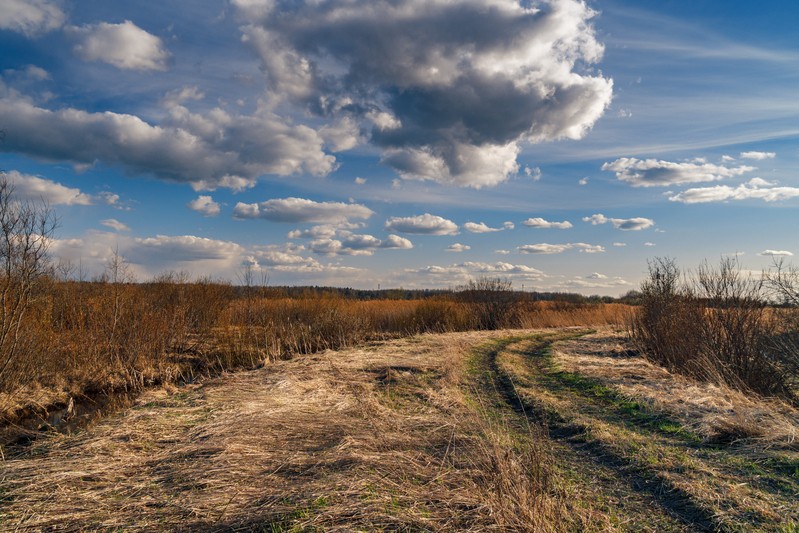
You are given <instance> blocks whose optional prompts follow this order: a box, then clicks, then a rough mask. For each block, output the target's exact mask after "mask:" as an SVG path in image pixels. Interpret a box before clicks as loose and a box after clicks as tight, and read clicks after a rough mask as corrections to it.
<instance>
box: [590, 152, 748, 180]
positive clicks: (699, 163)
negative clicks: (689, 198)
mask: <svg viewBox="0 0 799 533" xmlns="http://www.w3.org/2000/svg"><path fill="white" fill-rule="evenodd" d="M602 170H607V171H612V172H615V173H616V178H618V179H619V180H620V181H623V182H625V183H628V184H630V185H632V186H633V187H656V186H669V185H680V184H684V183H698V182H704V181H719V180H722V179H724V178H729V177H733V176H740V175H741V174H744V173H746V172H750V171H752V170H755V168H754V167H749V166H745V165H741V166H738V167H727V166H724V165H715V164H713V163H707V162H704V160H694V161H686V162H681V163H674V162H671V161H662V160H658V159H645V160H644V159H636V158H634V157H622V158H620V159H617V160H616V161H613V162H612V163H605V164H604V165H602Z"/></svg>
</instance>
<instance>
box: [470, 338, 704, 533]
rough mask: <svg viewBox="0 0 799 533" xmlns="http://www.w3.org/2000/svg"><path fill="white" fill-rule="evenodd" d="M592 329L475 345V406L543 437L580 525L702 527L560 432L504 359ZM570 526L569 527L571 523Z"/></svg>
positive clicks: (529, 435) (534, 437) (519, 434)
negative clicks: (546, 420)
mask: <svg viewBox="0 0 799 533" xmlns="http://www.w3.org/2000/svg"><path fill="white" fill-rule="evenodd" d="M587 333H589V331H586V330H567V331H563V330H559V331H552V332H542V333H536V334H532V335H530V334H527V335H523V336H513V337H505V338H502V339H497V340H494V341H492V342H490V343H486V344H483V345H482V346H480V347H479V348H478V349H476V350H474V351H473V352H472V355H471V358H470V359H469V360H468V364H467V372H466V376H467V379H466V386H467V388H468V389H469V393H468V394H469V396H470V398H471V399H472V403H473V405H474V406H475V409H477V410H478V411H480V412H481V413H482V416H483V417H484V418H485V419H488V420H494V421H495V424H501V425H503V427H504V430H503V431H504V432H505V433H507V434H509V435H515V437H514V438H515V439H517V440H518V441H522V442H524V441H537V444H536V445H537V446H538V447H539V448H540V449H543V450H545V451H546V453H544V454H540V458H541V459H543V460H546V461H548V464H547V465H546V467H547V468H548V469H549V470H550V475H551V477H553V478H554V479H555V482H554V484H555V485H556V486H557V487H558V491H559V493H560V495H561V497H562V498H564V499H565V500H566V505H567V506H568V507H569V508H570V510H571V512H572V513H573V514H574V515H575V516H579V517H580V518H581V520H580V521H581V522H582V523H581V526H580V530H593V531H608V530H611V531H694V530H696V527H697V522H696V521H695V520H687V519H686V518H685V517H683V516H681V515H679V514H678V513H675V512H674V511H673V510H672V509H670V508H668V507H665V506H664V505H663V503H662V501H661V499H660V498H658V497H657V495H655V494H654V493H653V492H654V491H651V490H644V489H642V488H641V487H640V486H639V485H640V484H641V483H640V482H641V480H640V479H639V478H637V477H631V476H629V475H627V474H625V473H623V472H621V471H620V469H619V468H618V465H615V464H610V463H609V462H607V461H599V460H596V457H595V456H594V454H592V453H588V452H587V451H586V450H584V449H581V448H575V447H574V446H572V445H571V443H569V442H567V441H564V440H563V439H561V438H558V437H554V436H553V435H552V434H551V430H552V428H551V426H550V425H549V424H547V423H543V424H542V420H544V419H543V418H542V417H541V414H542V411H540V409H539V406H538V404H533V403H532V402H530V401H529V397H528V396H527V395H524V394H521V393H519V391H518V390H517V387H516V384H515V382H514V379H515V378H514V377H513V376H512V375H511V374H509V373H508V372H506V371H505V370H504V369H503V368H502V367H501V366H500V365H499V364H498V363H499V361H500V360H501V359H503V358H504V356H505V354H507V353H508V352H509V351H513V350H514V349H515V347H517V346H525V347H528V348H532V349H544V348H546V347H548V346H550V345H551V344H552V343H553V342H557V341H562V340H568V339H574V338H577V337H580V336H582V335H585V334H587ZM553 437H554V438H553ZM565 530H569V529H568V527H566V528H565Z"/></svg>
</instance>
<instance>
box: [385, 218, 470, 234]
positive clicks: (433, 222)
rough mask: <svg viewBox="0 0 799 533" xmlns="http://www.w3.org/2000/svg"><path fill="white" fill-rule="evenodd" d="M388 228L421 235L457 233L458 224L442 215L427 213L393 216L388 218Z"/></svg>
mask: <svg viewBox="0 0 799 533" xmlns="http://www.w3.org/2000/svg"><path fill="white" fill-rule="evenodd" d="M386 229H387V230H389V231H398V232H400V233H416V234H420V235H457V234H458V225H457V224H455V223H454V222H453V221H451V220H447V219H446V218H442V217H440V216H436V215H431V214H430V213H425V214H424V215H418V216H415V217H391V218H389V219H388V220H386Z"/></svg>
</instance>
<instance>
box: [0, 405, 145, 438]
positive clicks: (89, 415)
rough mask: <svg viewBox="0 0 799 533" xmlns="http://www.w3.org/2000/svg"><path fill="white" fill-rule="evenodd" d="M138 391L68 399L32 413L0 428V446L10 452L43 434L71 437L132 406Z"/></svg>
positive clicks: (3, 424)
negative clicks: (65, 401) (59, 434)
mask: <svg viewBox="0 0 799 533" xmlns="http://www.w3.org/2000/svg"><path fill="white" fill-rule="evenodd" d="M139 394H140V393H139V392H136V393H134V392H128V391H123V392H115V393H110V394H98V395H96V396H93V397H75V398H70V400H69V401H68V402H67V403H66V404H58V405H55V406H51V407H49V408H46V409H45V408H42V409H36V410H31V411H30V412H26V413H23V414H22V415H21V416H19V417H18V418H17V419H16V420H15V421H14V422H12V423H2V426H0V446H3V447H7V448H8V449H9V451H11V452H13V451H14V450H13V449H15V448H20V447H22V448H24V447H25V446H27V445H30V444H31V443H33V442H34V441H35V440H36V439H38V438H40V437H42V436H43V435H47V434H52V433H62V434H71V433H73V432H75V431H77V430H79V429H82V428H85V427H87V426H89V425H90V424H91V423H93V422H95V421H97V420H99V419H101V418H103V417H106V416H109V415H112V414H114V413H116V412H118V411H121V410H123V409H127V408H128V407H131V406H132V405H133V404H134V403H135V401H136V398H137V397H138V396H139Z"/></svg>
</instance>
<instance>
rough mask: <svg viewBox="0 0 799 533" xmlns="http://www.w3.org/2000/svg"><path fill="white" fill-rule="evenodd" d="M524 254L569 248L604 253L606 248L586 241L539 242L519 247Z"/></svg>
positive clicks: (588, 252) (590, 252)
mask: <svg viewBox="0 0 799 533" xmlns="http://www.w3.org/2000/svg"><path fill="white" fill-rule="evenodd" d="M518 250H519V252H521V253H523V254H544V255H549V254H561V253H563V252H565V251H567V250H578V251H580V252H582V253H586V254H598V253H603V252H604V251H605V248H604V247H603V246H600V245H598V244H586V243H584V242H570V243H565V244H549V243H546V242H543V243H539V244H524V245H522V246H519V247H518Z"/></svg>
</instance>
